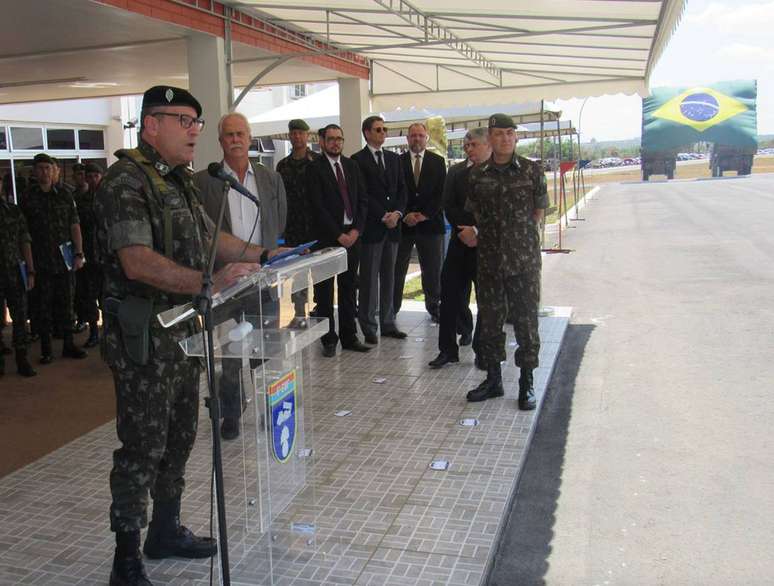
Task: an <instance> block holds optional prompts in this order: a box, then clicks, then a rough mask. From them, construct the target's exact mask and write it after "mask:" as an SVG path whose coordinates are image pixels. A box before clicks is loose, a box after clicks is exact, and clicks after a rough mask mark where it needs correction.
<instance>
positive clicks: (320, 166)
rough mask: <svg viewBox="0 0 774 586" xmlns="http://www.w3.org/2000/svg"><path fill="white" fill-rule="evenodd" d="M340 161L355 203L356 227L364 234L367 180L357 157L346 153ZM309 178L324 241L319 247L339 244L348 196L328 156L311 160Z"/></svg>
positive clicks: (316, 220)
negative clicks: (341, 188)
mask: <svg viewBox="0 0 774 586" xmlns="http://www.w3.org/2000/svg"><path fill="white" fill-rule="evenodd" d="M340 162H341V168H342V171H343V172H344V180H345V181H346V182H347V192H348V193H349V202H350V205H351V206H352V228H355V229H356V230H357V231H358V232H360V234H361V236H362V234H363V231H364V230H365V223H366V215H367V214H368V194H367V192H366V189H365V181H364V179H363V175H362V174H361V172H360V167H358V165H357V163H356V162H355V161H353V160H352V159H350V158H347V157H345V156H343V155H342V156H341V159H340ZM306 181H307V183H306V193H307V197H308V198H309V202H310V203H311V205H312V211H313V212H314V215H313V229H314V233H315V237H316V238H317V240H319V241H320V242H319V243H318V245H317V248H324V247H326V246H339V243H338V237H339V236H341V235H342V234H343V233H344V200H343V199H342V198H341V192H340V191H339V184H338V182H337V181H336V175H335V174H334V172H333V169H332V168H331V164H330V162H328V157H326V156H325V155H323V156H321V157H318V158H317V159H315V160H314V161H312V162H311V163H309V167H308V169H307V172H306Z"/></svg>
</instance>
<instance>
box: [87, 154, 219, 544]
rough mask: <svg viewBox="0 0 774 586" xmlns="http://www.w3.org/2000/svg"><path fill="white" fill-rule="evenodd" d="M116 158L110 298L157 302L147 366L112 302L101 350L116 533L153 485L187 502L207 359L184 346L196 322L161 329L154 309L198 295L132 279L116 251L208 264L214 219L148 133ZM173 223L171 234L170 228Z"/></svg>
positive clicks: (101, 207)
mask: <svg viewBox="0 0 774 586" xmlns="http://www.w3.org/2000/svg"><path fill="white" fill-rule="evenodd" d="M116 156H117V157H118V158H119V161H118V162H117V163H115V164H114V165H112V166H111V167H110V169H108V171H107V174H106V175H105V178H104V179H103V181H102V183H101V184H100V186H99V189H98V190H97V196H96V200H95V207H94V211H95V215H96V219H97V242H98V245H99V254H100V258H101V259H102V262H103V270H104V279H105V280H104V293H103V294H104V298H103V299H104V300H103V303H105V302H106V301H107V300H110V299H121V300H125V299H126V298H127V296H130V295H131V296H134V297H139V298H142V299H145V300H152V302H153V311H152V315H151V319H150V326H149V327H150V359H149V361H148V363H147V364H145V365H142V364H139V363H137V362H135V361H134V360H133V359H132V358H131V357H130V356H129V355H128V353H127V350H126V347H125V346H124V344H123V343H122V332H121V329H120V326H119V323H118V320H117V318H116V317H115V315H114V314H113V313H112V312H111V310H110V308H109V307H108V305H105V323H104V326H105V327H104V336H103V338H102V354H103V358H104V359H105V361H106V362H107V364H108V366H109V367H110V368H111V370H112V371H113V379H114V381H115V389H116V400H117V401H116V402H117V417H116V428H117V432H118V438H119V439H120V440H121V443H122V447H121V448H119V449H118V450H116V451H115V452H114V453H113V469H112V471H111V473H110V490H111V493H112V496H113V503H112V505H111V509H110V524H111V529H112V530H113V531H119V532H131V531H136V530H139V529H140V528H141V527H144V526H145V525H146V523H147V504H148V491H150V495H151V497H152V498H153V499H154V501H156V502H157V503H158V502H167V501H175V500H178V502H179V499H180V496H181V494H182V492H183V488H184V486H185V480H184V474H185V465H186V462H187V461H188V457H189V455H190V452H191V448H192V447H193V444H194V440H195V438H196V428H197V421H198V412H199V389H198V385H199V374H200V363H199V361H198V360H197V359H190V358H186V356H185V355H184V354H183V351H182V350H181V349H180V346H179V345H178V341H179V340H181V339H182V338H184V337H187V336H190V335H193V334H194V333H195V329H194V324H193V322H191V321H189V322H185V323H182V324H178V325H177V326H173V327H171V328H169V329H163V328H162V327H161V325H160V324H159V323H158V320H157V319H156V317H155V316H156V314H157V313H158V312H159V311H163V310H165V309H167V308H169V307H171V306H173V305H176V304H179V303H182V302H185V301H190V296H177V295H173V294H169V293H165V292H163V291H160V290H158V289H154V288H153V287H151V286H149V285H145V284H143V283H140V282H138V281H133V280H129V279H128V278H127V277H126V275H125V274H124V272H123V270H122V268H121V264H120V261H119V258H118V254H117V251H118V250H119V249H121V248H124V247H126V246H132V245H143V246H147V247H149V248H151V249H153V250H154V251H156V252H157V253H159V254H163V255H165V256H167V257H168V258H170V259H171V260H173V261H174V262H176V263H177V264H179V265H182V266H185V267H190V268H192V269H196V270H203V269H204V267H205V262H206V251H207V249H208V242H209V240H210V234H211V230H212V222H211V221H210V220H209V218H208V217H207V215H206V214H205V212H204V210H203V209H202V206H201V202H200V201H199V198H198V195H197V194H196V191H195V188H194V186H193V182H192V180H191V174H190V172H189V171H188V170H187V169H186V168H185V167H182V166H178V167H175V168H174V169H170V168H169V166H168V165H167V164H166V163H165V162H164V161H163V160H162V159H161V156H160V155H159V154H158V152H157V151H156V150H155V149H153V147H151V146H150V145H148V144H147V143H145V142H144V141H141V143H140V146H139V148H138V149H137V150H136V151H118V152H117V153H116ZM132 156H133V157H135V159H132V158H130V157H132ZM140 159H141V160H140ZM162 188H163V189H162ZM165 223H166V224H168V225H170V226H171V233H170V232H169V231H167V232H165V230H164V226H165Z"/></svg>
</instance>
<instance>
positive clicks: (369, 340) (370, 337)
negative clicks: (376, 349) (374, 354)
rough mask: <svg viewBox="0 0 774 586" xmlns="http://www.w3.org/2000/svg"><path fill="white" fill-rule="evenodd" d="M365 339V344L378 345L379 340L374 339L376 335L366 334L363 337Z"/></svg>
mask: <svg viewBox="0 0 774 586" xmlns="http://www.w3.org/2000/svg"><path fill="white" fill-rule="evenodd" d="M363 337H364V338H365V343H366V344H378V343H379V338H377V337H376V334H366V335H365V336H363Z"/></svg>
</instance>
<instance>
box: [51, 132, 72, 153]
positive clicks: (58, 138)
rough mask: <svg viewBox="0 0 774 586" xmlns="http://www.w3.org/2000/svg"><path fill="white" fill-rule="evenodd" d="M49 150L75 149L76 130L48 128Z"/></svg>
mask: <svg viewBox="0 0 774 586" xmlns="http://www.w3.org/2000/svg"><path fill="white" fill-rule="evenodd" d="M46 135H47V136H48V148H49V150H75V131H74V130H73V129H71V128H49V129H48V130H46Z"/></svg>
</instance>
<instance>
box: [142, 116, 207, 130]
mask: <svg viewBox="0 0 774 586" xmlns="http://www.w3.org/2000/svg"><path fill="white" fill-rule="evenodd" d="M151 115H152V116H174V117H175V118H177V121H178V122H179V123H180V126H182V127H183V128H185V129H186V130H188V129H189V128H191V126H193V125H194V124H196V128H197V129H198V130H203V129H204V118H194V117H193V116H189V115H188V114H174V113H172V112H154V113H153V114H151Z"/></svg>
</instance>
